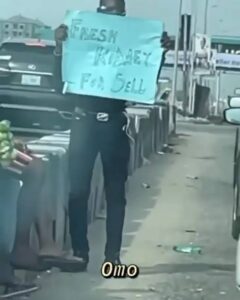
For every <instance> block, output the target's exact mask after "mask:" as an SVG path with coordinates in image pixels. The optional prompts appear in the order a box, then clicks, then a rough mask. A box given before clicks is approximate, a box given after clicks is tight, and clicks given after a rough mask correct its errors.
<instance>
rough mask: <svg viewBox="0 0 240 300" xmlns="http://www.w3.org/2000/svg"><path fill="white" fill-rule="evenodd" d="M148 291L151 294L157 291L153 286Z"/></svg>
mask: <svg viewBox="0 0 240 300" xmlns="http://www.w3.org/2000/svg"><path fill="white" fill-rule="evenodd" d="M148 290H149V291H151V292H156V291H157V290H156V289H155V287H153V286H150V287H149V288H148Z"/></svg>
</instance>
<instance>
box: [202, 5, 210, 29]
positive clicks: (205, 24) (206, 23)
mask: <svg viewBox="0 0 240 300" xmlns="http://www.w3.org/2000/svg"><path fill="white" fill-rule="evenodd" d="M208 6H209V0H205V11H204V28H203V33H204V34H207V25H208Z"/></svg>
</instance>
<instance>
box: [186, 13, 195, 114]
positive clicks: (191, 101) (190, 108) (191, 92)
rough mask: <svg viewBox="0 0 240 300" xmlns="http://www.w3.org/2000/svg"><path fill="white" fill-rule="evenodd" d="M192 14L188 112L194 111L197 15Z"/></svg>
mask: <svg viewBox="0 0 240 300" xmlns="http://www.w3.org/2000/svg"><path fill="white" fill-rule="evenodd" d="M192 15H193V24H194V25H193V32H192V39H191V70H190V87H189V106H188V111H189V113H190V114H193V113H194V105H193V104H194V100H195V99H194V59H195V37H196V24H197V16H196V12H195V11H194V13H193V14H192Z"/></svg>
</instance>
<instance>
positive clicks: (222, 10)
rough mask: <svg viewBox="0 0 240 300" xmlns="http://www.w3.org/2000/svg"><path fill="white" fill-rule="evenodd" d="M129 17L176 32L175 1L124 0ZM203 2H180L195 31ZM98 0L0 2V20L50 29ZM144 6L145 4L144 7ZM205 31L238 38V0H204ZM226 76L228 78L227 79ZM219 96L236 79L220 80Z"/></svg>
mask: <svg viewBox="0 0 240 300" xmlns="http://www.w3.org/2000/svg"><path fill="white" fill-rule="evenodd" d="M125 1H126V5H127V14H128V15H129V16H135V17H144V18H152V19H160V20H162V21H163V22H164V24H165V29H166V30H167V31H168V32H169V34H171V35H175V33H176V30H177V16H178V11H179V0H125ZM206 1H207V0H183V12H187V13H190V12H191V11H193V12H197V14H196V15H197V32H199V33H201V32H203V27H204V17H203V16H204V11H205V9H204V8H205V3H206ZM98 3H99V0H67V1H64V0H38V1H36V0H0V19H6V18H9V17H11V16H13V15H16V14H21V15H23V16H26V17H30V18H39V19H40V20H42V21H43V22H45V23H46V25H50V26H53V27H54V28H55V27H56V26H57V25H59V24H60V23H62V21H63V18H64V13H65V11H66V10H67V9H79V10H96V7H97V6H98ZM146 3H147V4H146ZM208 3H209V5H208V19H207V20H208V22H207V32H208V33H209V34H210V35H216V34H218V35H233V36H240V21H239V18H240V16H239V12H240V0H208ZM228 77H229V76H228ZM225 80H226V82H227V83H225V84H223V85H222V93H221V94H222V95H223V96H225V95H227V94H229V93H230V92H231V90H233V88H234V87H235V86H236V85H238V81H239V86H240V76H238V77H236V78H233V77H231V76H230V77H229V78H227V77H226V79H223V81H225Z"/></svg>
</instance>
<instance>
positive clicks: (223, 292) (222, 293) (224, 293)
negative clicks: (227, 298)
mask: <svg viewBox="0 0 240 300" xmlns="http://www.w3.org/2000/svg"><path fill="white" fill-rule="evenodd" d="M219 294H220V295H226V294H227V293H226V292H225V291H221V292H220V293H219Z"/></svg>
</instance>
